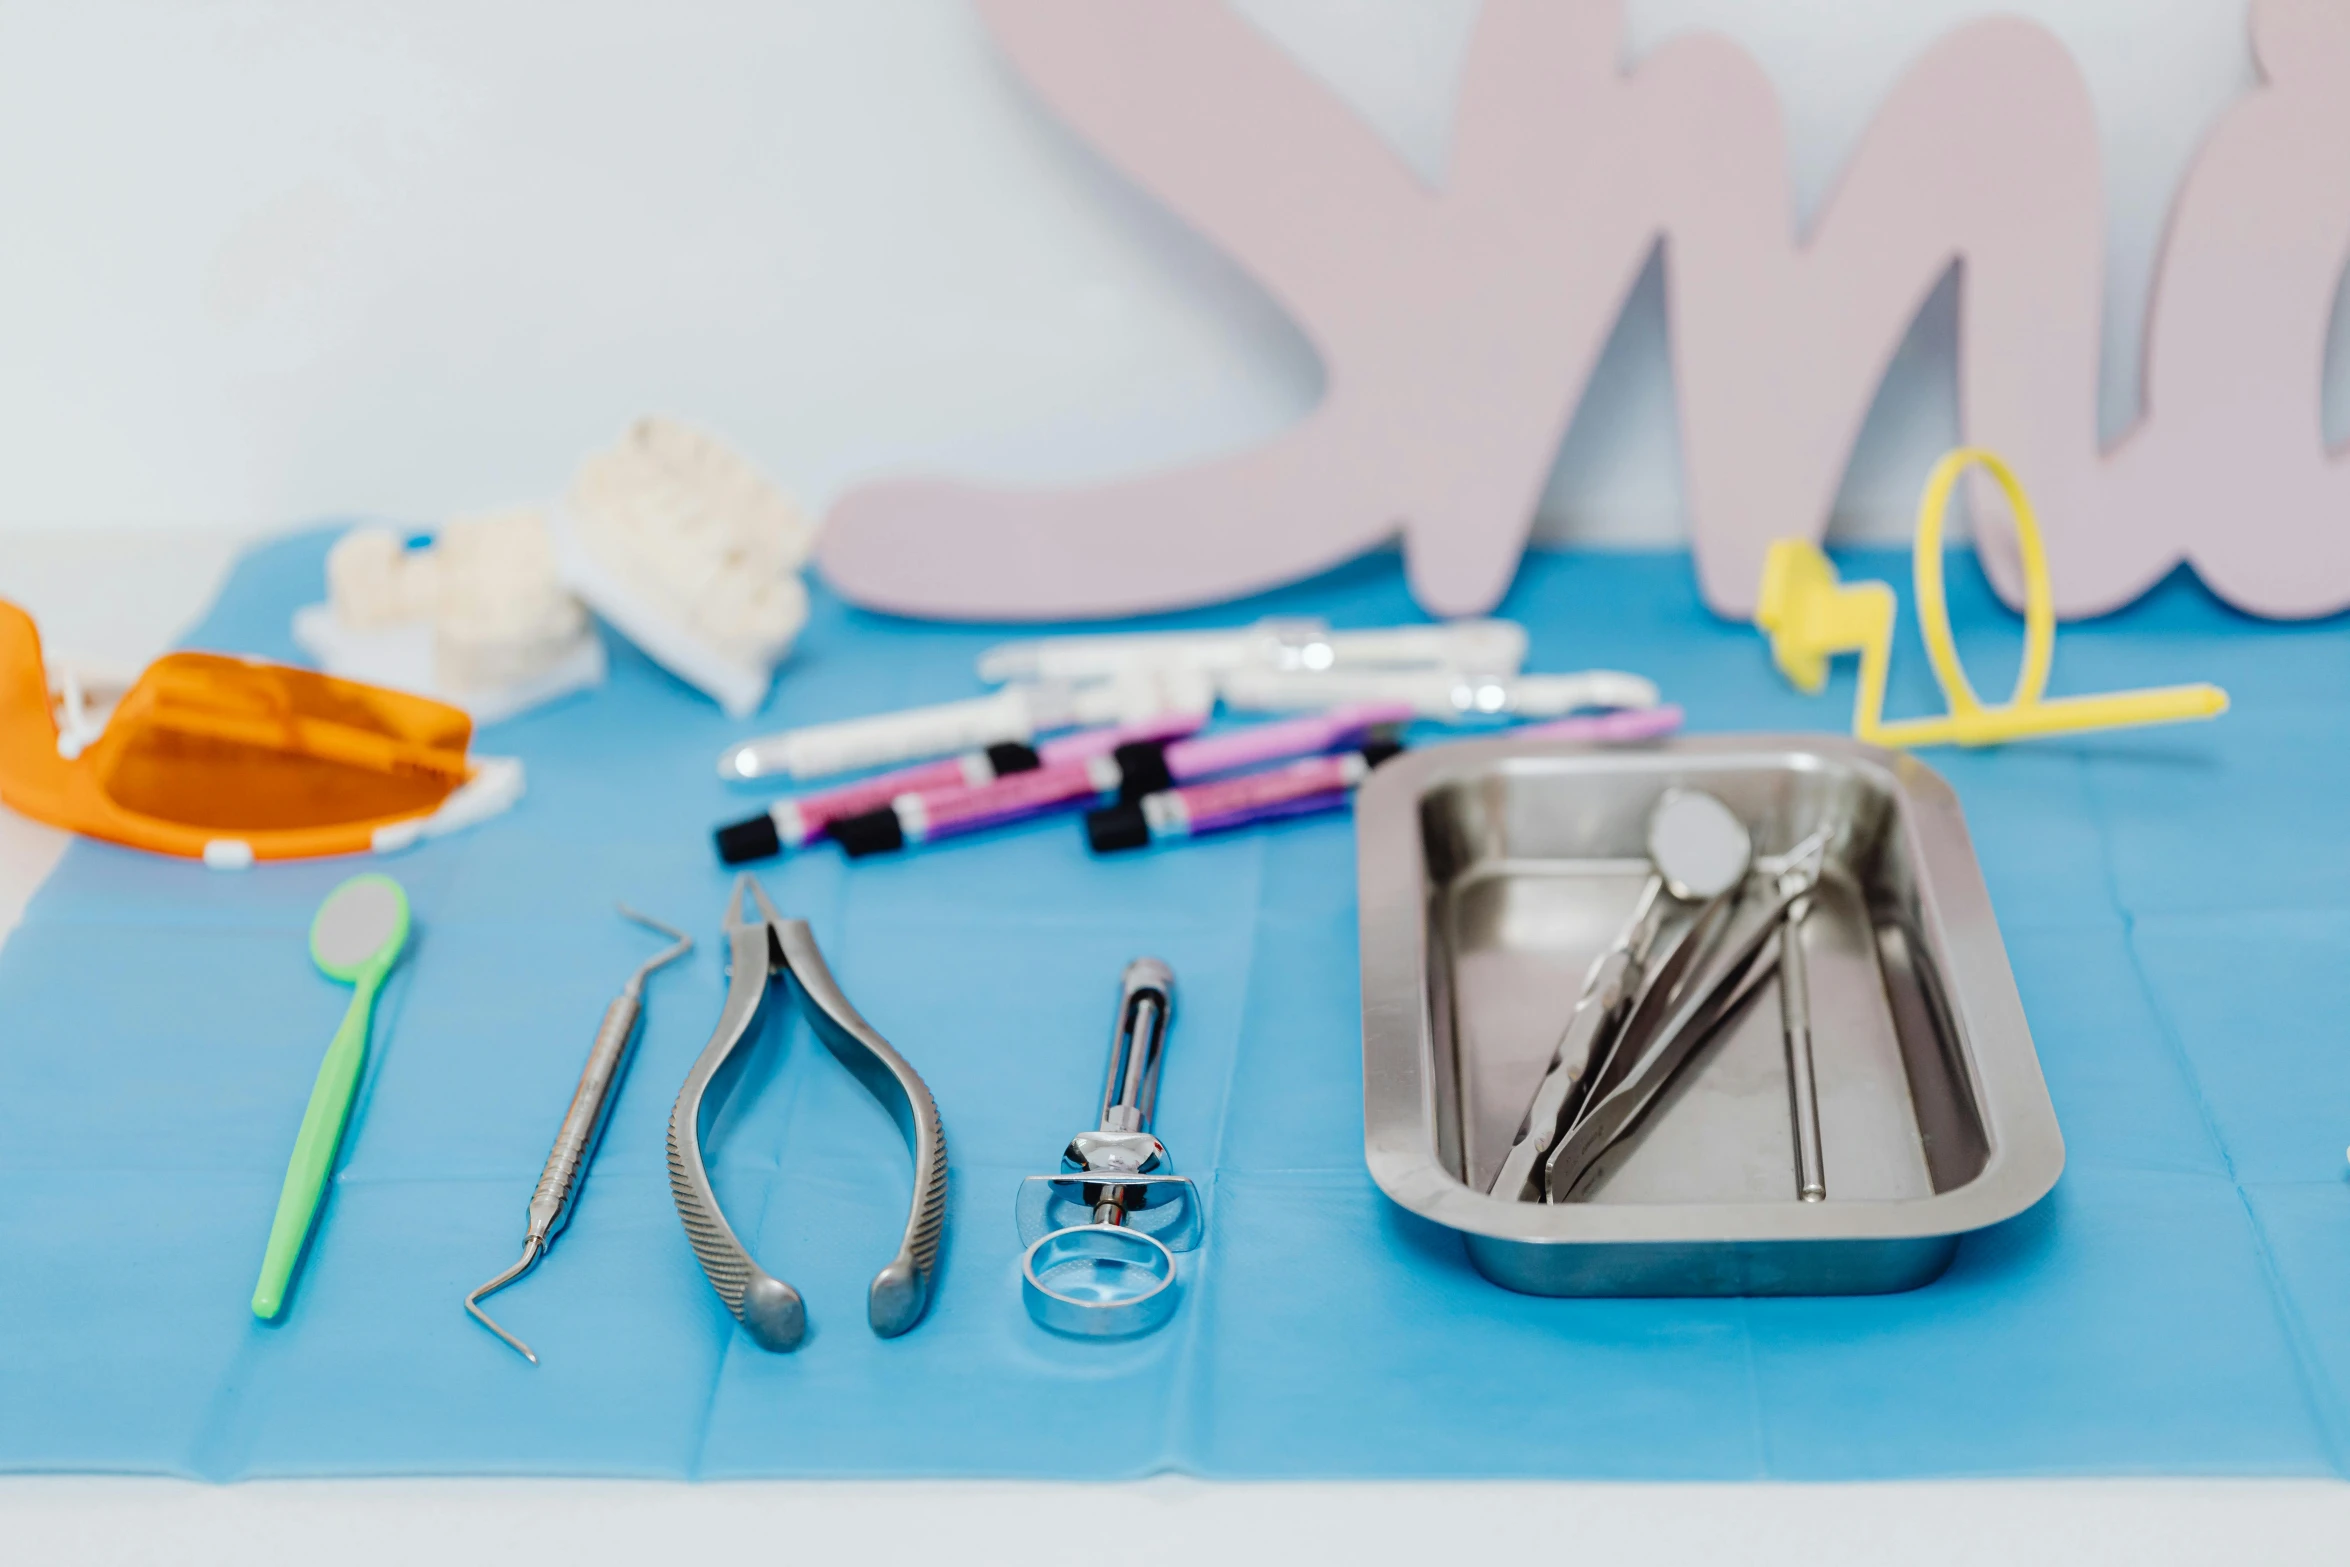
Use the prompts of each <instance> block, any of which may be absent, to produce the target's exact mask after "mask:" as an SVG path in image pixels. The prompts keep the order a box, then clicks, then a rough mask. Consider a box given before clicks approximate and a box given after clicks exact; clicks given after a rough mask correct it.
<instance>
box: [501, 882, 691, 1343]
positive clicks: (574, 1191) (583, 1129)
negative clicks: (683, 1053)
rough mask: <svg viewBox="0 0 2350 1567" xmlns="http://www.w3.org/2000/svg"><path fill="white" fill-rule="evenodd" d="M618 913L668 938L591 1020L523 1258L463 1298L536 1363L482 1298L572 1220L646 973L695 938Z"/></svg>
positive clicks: (615, 1091)
mask: <svg viewBox="0 0 2350 1567" xmlns="http://www.w3.org/2000/svg"><path fill="white" fill-rule="evenodd" d="M620 913H621V915H622V916H623V917H624V918H627V919H632V920H634V921H636V922H637V923H638V924H639V925H642V926H644V927H645V928H646V929H647V930H650V931H656V932H658V933H660V934H661V935H664V936H667V937H668V938H669V939H670V942H671V945H669V946H667V947H664V948H663V949H662V950H661V951H659V952H656V953H654V954H653V955H652V956H651V957H649V958H647V959H645V961H644V962H643V963H641V964H639V965H638V966H637V969H636V972H634V973H632V974H630V975H629V976H628V983H627V984H625V985H622V986H621V987H620V994H619V995H617V996H615V997H613V998H612V1004H611V1005H610V1006H607V1007H606V1008H605V1009H604V1020H603V1022H602V1023H600V1024H598V1025H597V1027H596V1039H595V1043H594V1044H592V1045H590V1046H589V1047H588V1058H587V1065H586V1067H585V1068H584V1069H582V1070H581V1072H580V1074H579V1086H578V1087H577V1088H575V1089H573V1090H572V1093H571V1104H570V1106H569V1107H568V1108H567V1109H566V1110H565V1111H564V1112H563V1124H562V1126H561V1127H560V1128H559V1129H558V1130H557V1131H556V1133H555V1146H554V1147H553V1149H551V1150H550V1151H549V1152H548V1154H547V1162H546V1166H545V1168H543V1169H541V1170H540V1171H539V1183H538V1185H537V1187H536V1188H534V1189H533V1190H532V1192H531V1194H530V1207H529V1209H528V1217H527V1220H526V1223H525V1226H524V1230H523V1236H522V1258H521V1260H520V1261H518V1262H516V1263H515V1264H514V1266H512V1267H511V1268H508V1269H507V1270H506V1271H505V1272H503V1273H501V1274H499V1275H498V1276H497V1277H496V1278H494V1279H492V1280H490V1281H489V1282H488V1283H487V1284H484V1285H482V1286H480V1287H479V1288H478V1289H475V1290H474V1291H472V1292H471V1293H470V1294H468V1295H467V1296H466V1297H465V1311H466V1314H467V1315H468V1316H470V1317H472V1318H473V1320H474V1321H476V1322H478V1323H480V1324H481V1325H482V1326H483V1327H485V1328H488V1329H489V1330H490V1331H491V1332H492V1333H495V1334H496V1335H498V1337H499V1338H501V1339H504V1340H505V1341H506V1342H507V1343H508V1344H510V1345H512V1346H513V1348H514V1349H515V1350H516V1351H517V1352H518V1353H519V1354H520V1355H521V1356H522V1358H523V1359H525V1360H527V1361H529V1362H530V1363H531V1364H532V1365H534V1366H535V1365H537V1364H538V1363H539V1357H538V1356H537V1355H535V1354H533V1353H532V1352H531V1347H530V1346H529V1345H528V1344H525V1343H524V1342H522V1340H520V1339H518V1338H516V1337H515V1336H514V1335H513V1334H511V1333H509V1332H507V1331H506V1330H505V1329H504V1328H502V1327H500V1326H498V1324H497V1323H495V1322H493V1321H491V1320H490V1314H489V1313H488V1312H486V1311H484V1310H482V1308H481V1303H482V1301H483V1300H484V1299H486V1298H487V1297H489V1296H491V1295H494V1294H496V1293H497V1292H498V1291H500V1290H502V1289H504V1288H505V1287H506V1286H507V1285H509V1284H511V1283H513V1282H514V1281H515V1280H517V1279H519V1278H521V1277H522V1276H523V1275H524V1274H526V1273H528V1272H529V1271H530V1270H531V1269H532V1268H533V1267H535V1266H536V1265H537V1263H538V1260H539V1259H540V1258H541V1257H543V1256H545V1255H546V1254H547V1249H548V1248H549V1247H550V1246H552V1245H554V1244H555V1237H556V1236H557V1235H558V1234H560V1233H561V1232H562V1229H563V1227H564V1225H566V1224H568V1223H569V1222H570V1220H571V1208H572V1199H573V1198H575V1197H577V1196H578V1195H579V1188H580V1184H581V1183H582V1182H584V1181H585V1180H586V1179H587V1170H588V1165H589V1164H590V1163H591V1162H592V1161H593V1160H594V1159H595V1157H596V1145H597V1144H598V1143H599V1142H601V1141H602V1140H603V1136H604V1124H605V1123H606V1122H607V1121H609V1120H610V1119H611V1117H612V1103H613V1101H614V1100H616V1099H618V1098H619V1097H620V1083H621V1079H622V1078H624V1077H626V1076H627V1074H628V1061H629V1056H630V1054H631V1047H632V1046H634V1045H635V1043H636V1038H637V1023H638V1021H639V1020H640V1019H641V1018H642V1017H643V1016H644V1010H645V1008H644V994H645V980H646V979H647V978H648V977H650V976H651V974H652V973H653V971H654V970H655V969H658V968H661V967H663V966H665V965H667V964H670V963H674V962H675V961H677V959H679V958H682V957H684V956H685V955H686V954H687V953H688V952H690V951H692V950H693V945H694V939H693V938H692V937H691V936H688V935H686V934H685V933H684V932H683V931H679V930H672V929H670V928H669V927H668V926H667V925H664V924H662V923H661V922H660V921H659V920H657V919H652V918H649V917H648V916H646V915H643V914H639V913H638V912H637V911H636V910H634V909H632V908H630V907H629V906H628V905H627V904H625V903H623V904H621V905H620Z"/></svg>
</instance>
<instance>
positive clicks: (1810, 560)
mask: <svg viewBox="0 0 2350 1567" xmlns="http://www.w3.org/2000/svg"><path fill="white" fill-rule="evenodd" d="M1969 467H1980V468H1982V469H1983V471H1984V472H1986V473H1988V474H1990V475H1991V477H1992V478H1993V479H1994V480H1996V481H1997V482H1998V485H1999V488H2000V489H2001V490H2002V491H2004V492H2005V493H2006V495H2007V504H2008V507H2009V509H2010V510H2011V511H2013V512H2014V514H2015V531H2016V541H2017V543H2018V545H2019V546H2020V548H2021V551H2022V554H2023V566H2024V667H2023V668H2022V669H2021V670H2020V671H2018V672H2017V674H2016V679H2015V694H2014V695H2012V696H2011V697H2009V698H2008V699H2007V701H2006V702H2005V703H2002V704H1998V705H1995V706H1988V707H1987V706H1985V705H1984V704H1983V701H1982V699H1981V698H1979V697H1977V696H1976V695H1975V688H1974V687H1973V686H1971V685H1969V684H1967V678H1966V671H1965V670H1964V669H1963V668H1961V667H1960V666H1959V662H1958V646H1957V644H1956V643H1954V642H1953V641H1952V640H1951V636H1950V608H1949V605H1948V604H1947V603H1946V602H1945V601H1944V599H1943V596H1942V514H1943V513H1944V511H1946V510H1947V509H1948V508H1949V505H1950V492H1951V491H1952V490H1953V489H1954V488H1956V487H1957V484H1958V476H1959V475H1960V474H1962V473H1964V472H1966V470H1967V469H1968V468H1969ZM1911 564H1912V568H1913V570H1914V571H1915V573H1916V583H1917V596H1918V631H1919V634H1920V635H1921V636H1922V637H1923V638H1924V639H1925V644H1926V658H1927V659H1928V660H1929V661H1930V662H1931V663H1932V664H1933V666H1934V679H1935V681H1936V682H1937V683H1939V684H1940V685H1941V687H1942V697H1943V700H1944V701H1945V702H1947V703H1948V704H1949V707H1950V712H1949V714H1948V715H1947V716H1945V717H1942V718H1905V719H1902V720H1899V721H1898V722H1895V723H1890V724H1889V723H1887V722H1885V672H1886V669H1887V668H1888V667H1889V666H1890V665H1891V663H1892V661H1893V622H1894V619H1895V617H1896V615H1897V613H1898V608H1899V606H1898V604H1897V602H1896V600H1895V598H1894V596H1893V590H1892V589H1891V588H1890V587H1887V586H1886V585H1885V584H1884V583H1882V582H1855V583H1853V584H1851V585H1849V586H1847V585H1845V584H1844V583H1841V582H1839V581H1838V580H1837V577H1836V568H1835V567H1834V566H1833V565H1831V564H1830V563H1829V561H1828V557H1827V556H1825V555H1823V554H1822V553H1820V550H1819V548H1818V546H1816V545H1813V544H1809V543H1807V542H1805V541H1804V540H1801V539H1781V540H1779V541H1778V542H1776V543H1775V544H1773V545H1772V546H1771V550H1770V554H1769V556H1768V557H1767V558H1766V559H1765V560H1764V562H1763V580H1762V593H1761V597H1760V599H1759V601H1758V602H1757V603H1756V605H1755V610H1754V623H1755V624H1756V625H1757V626H1759V627H1761V628H1762V629H1763V630H1764V631H1766V632H1768V633H1769V634H1770V638H1771V658H1772V659H1773V661H1774V662H1776V663H1777V664H1778V666H1779V670H1780V673H1782V674H1784V675H1785V676H1786V677H1787V678H1788V679H1789V680H1791V681H1793V682H1794V683H1795V686H1796V688H1797V689H1798V690H1801V691H1818V690H1819V689H1820V688H1821V687H1822V686H1824V685H1826V684H1827V681H1828V661H1829V660H1830V659H1831V658H1833V657H1834V656H1835V655H1837V654H1838V653H1858V654H1859V655H1860V689H1859V691H1858V692H1857V693H1855V695H1854V697H1853V701H1852V733H1853V738H1855V739H1858V740H1865V741H1868V742H1869V743H1870V744H1872V745H1896V746H1913V745H1998V744H2000V743H2001V742H2002V741H2007V740H2029V739H2032V738H2034V737H2036V736H2039V735H2053V734H2071V733H2074V732H2076V731H2079V730H2084V729H2123V728H2128V727H2131V726H2133V725H2138V724H2170V723H2178V722H2181V721H2182V720H2185V719H2190V718H2213V717H2216V716H2218V715H2219V714H2221V713H2224V712H2226V711H2227V707H2228V694H2227V693H2226V692H2225V691H2222V690H2221V689H2220V688H2219V687H2217V686H2212V685H2192V686H2164V687H2161V688H2159V689H2153V690H2146V691H2115V692H2112V693H2110V694H2108V695H2104V696H2068V697H2059V698H2057V699H2056V700H2055V701H2046V700H2043V698H2042V697H2041V692H2043V691H2045V690H2046V689H2047V687H2048V666H2049V664H2050V663H2051V662H2053V660H2054V658H2055V654H2056V608H2055V596H2054V594H2053V593H2052V592H2051V590H2050V588H2049V585H2048V555H2047V552H2046V550H2045V549H2043V548H2042V546H2041V543H2040V524H2039V522H2038V520H2037V519H2036V518H2035V517H2034V516H2033V515H2032V503H2031V500H2030V498H2029V497H2027V496H2026V495H2025V494H2024V487H2023V485H2022V484H2021V483H2019V482H2018V481H2017V479H2016V476H2015V472H2014V470H2013V469H2011V468H2009V467H2008V466H2007V464H2006V463H2005V462H2003V461H2001V460H2000V458H1999V456H1998V454H1997V453H1994V452H1989V451H1986V450H1984V449H1983V448H1981V447H1979V446H1962V447H1959V448H1958V449H1956V450H1955V451H1952V452H1949V453H1946V454H1945V455H1944V456H1943V458H1942V460H1941V461H1940V462H1938V463H1936V464H1935V465H1934V471H1933V472H1932V473H1931V474H1929V475H1927V478H1926V488H1925V492H1924V493H1923V494H1922V495H1920V496H1919V497H1918V526H1917V539H1916V542H1915V544H1914V545H1913V546H1912V557H1911Z"/></svg>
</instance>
